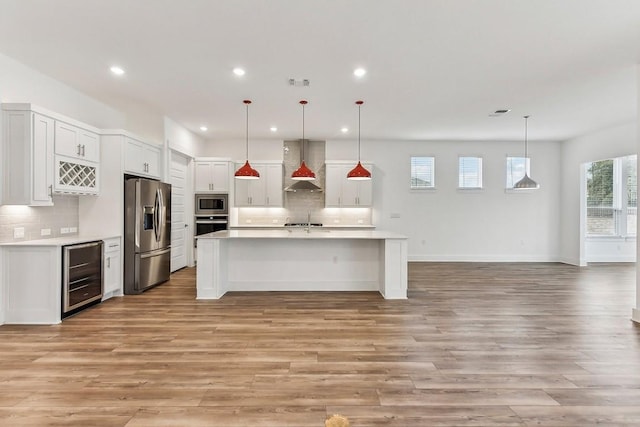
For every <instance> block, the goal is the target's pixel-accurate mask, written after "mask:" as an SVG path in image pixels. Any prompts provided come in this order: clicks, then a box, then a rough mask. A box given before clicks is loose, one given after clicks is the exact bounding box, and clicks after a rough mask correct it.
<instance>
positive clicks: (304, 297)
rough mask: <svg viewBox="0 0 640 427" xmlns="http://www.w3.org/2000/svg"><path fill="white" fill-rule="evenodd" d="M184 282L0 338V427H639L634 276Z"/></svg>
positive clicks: (525, 270)
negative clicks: (294, 285)
mask: <svg viewBox="0 0 640 427" xmlns="http://www.w3.org/2000/svg"><path fill="white" fill-rule="evenodd" d="M194 274H195V271H194V270H193V269H186V270H182V271H179V272H177V273H176V274H174V275H173V276H172V279H171V281H170V282H168V283H166V284H164V285H162V286H159V287H157V288H155V289H152V290H150V291H148V292H147V293H145V294H143V295H140V296H127V297H124V298H112V299H110V300H108V301H106V302H104V303H102V304H100V305H98V306H96V307H94V308H91V309H89V310H86V311H84V312H82V313H81V314H79V315H77V316H75V317H72V318H70V319H68V320H65V321H64V323H62V324H61V325H55V326H10V325H5V326H1V327H0V425H3V426H5V425H6V426H45V425H64V426H127V427H141V426H224V427H233V426H278V427H280V426H295V427H306V426H309V427H311V426H313V427H321V426H324V419H325V418H326V417H327V415H331V414H334V413H339V414H342V415H345V416H346V417H348V418H349V419H350V421H351V426H352V427H360V426H398V427H400V426H401V427H409V426H454V425H455V426H530V425H543V426H581V427H582V426H588V425H595V424H598V425H618V426H620V425H640V327H639V326H638V325H636V324H634V323H633V322H631V321H630V320H629V317H630V313H631V308H632V307H633V305H634V295H635V265H630V264H623V265H596V266H591V267H587V268H577V267H573V266H568V265H561V264H473V263H470V264H463V263H412V264H410V268H409V282H410V283H409V299H408V300H405V301H387V300H384V299H382V297H381V296H379V295H377V294H374V293H317V292H316V293H291V292H288V293H275V292H274V293H234V294H229V295H226V296H224V297H223V298H222V299H221V300H218V301H196V300H195V278H194Z"/></svg>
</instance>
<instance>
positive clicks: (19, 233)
mask: <svg viewBox="0 0 640 427" xmlns="http://www.w3.org/2000/svg"><path fill="white" fill-rule="evenodd" d="M13 238H14V239H24V227H16V228H14V229H13Z"/></svg>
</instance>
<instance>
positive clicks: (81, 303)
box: [61, 240, 103, 318]
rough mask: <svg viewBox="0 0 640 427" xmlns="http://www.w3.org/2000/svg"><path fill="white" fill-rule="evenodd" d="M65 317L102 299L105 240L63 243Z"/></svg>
mask: <svg viewBox="0 0 640 427" xmlns="http://www.w3.org/2000/svg"><path fill="white" fill-rule="evenodd" d="M62 249H63V252H62V267H63V268H62V313H61V314H62V317H63V318H64V317H67V316H70V315H72V314H75V313H77V312H78V311H80V310H82V309H83V308H86V307H87V306H89V305H91V304H93V303H98V302H100V300H101V299H102V289H103V284H102V241H101V240H99V241H95V242H87V243H81V244H75V245H68V246H63V248H62Z"/></svg>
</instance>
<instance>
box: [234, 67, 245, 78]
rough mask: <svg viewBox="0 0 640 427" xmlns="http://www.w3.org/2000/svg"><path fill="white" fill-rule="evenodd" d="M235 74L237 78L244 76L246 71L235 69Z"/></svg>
mask: <svg viewBox="0 0 640 427" xmlns="http://www.w3.org/2000/svg"><path fill="white" fill-rule="evenodd" d="M233 74H235V75H236V76H244V75H245V71H244V70H243V69H242V68H240V67H238V68H234V69H233Z"/></svg>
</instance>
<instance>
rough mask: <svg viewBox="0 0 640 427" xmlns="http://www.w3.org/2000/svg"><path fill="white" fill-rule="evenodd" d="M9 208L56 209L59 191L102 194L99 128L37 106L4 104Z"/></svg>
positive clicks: (4, 199) (5, 194)
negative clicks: (54, 207) (25, 206)
mask: <svg viewBox="0 0 640 427" xmlns="http://www.w3.org/2000/svg"><path fill="white" fill-rule="evenodd" d="M2 122H3V135H2V139H3V144H2V146H3V148H2V150H3V156H2V157H3V162H4V182H3V195H2V203H3V204H17V205H30V206H51V205H53V198H52V197H53V194H54V193H65V194H98V192H99V188H100V187H99V179H100V137H99V134H98V130H97V129H93V128H92V127H91V126H89V125H84V124H82V123H79V122H76V121H75V120H73V119H68V118H65V117H63V116H60V115H58V114H55V113H52V112H49V111H47V110H44V109H41V108H39V107H35V106H33V105H31V104H3V105H2Z"/></svg>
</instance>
